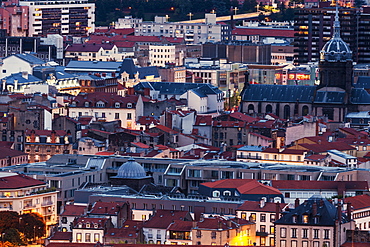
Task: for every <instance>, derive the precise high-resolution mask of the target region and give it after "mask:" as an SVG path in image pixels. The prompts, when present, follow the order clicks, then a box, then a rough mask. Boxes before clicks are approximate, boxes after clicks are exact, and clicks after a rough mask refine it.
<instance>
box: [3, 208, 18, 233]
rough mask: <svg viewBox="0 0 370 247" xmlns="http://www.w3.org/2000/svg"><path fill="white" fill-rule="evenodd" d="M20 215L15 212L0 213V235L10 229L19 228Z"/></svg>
mask: <svg viewBox="0 0 370 247" xmlns="http://www.w3.org/2000/svg"><path fill="white" fill-rule="evenodd" d="M18 226H19V214H18V213H17V212H14V211H1V212H0V234H1V233H3V232H5V230H7V229H10V228H18Z"/></svg>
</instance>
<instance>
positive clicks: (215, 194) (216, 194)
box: [212, 190, 220, 197]
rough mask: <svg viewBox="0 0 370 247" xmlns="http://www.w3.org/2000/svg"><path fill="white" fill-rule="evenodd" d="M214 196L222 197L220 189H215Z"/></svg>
mask: <svg viewBox="0 0 370 247" xmlns="http://www.w3.org/2000/svg"><path fill="white" fill-rule="evenodd" d="M212 196H213V197H220V191H218V190H215V191H213V193H212Z"/></svg>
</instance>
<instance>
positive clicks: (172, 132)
mask: <svg viewBox="0 0 370 247" xmlns="http://www.w3.org/2000/svg"><path fill="white" fill-rule="evenodd" d="M154 128H157V129H160V130H162V131H163V132H166V133H169V134H178V133H179V132H177V131H175V130H173V129H171V128H168V127H166V126H164V125H160V124H159V125H157V126H156V127H154Z"/></svg>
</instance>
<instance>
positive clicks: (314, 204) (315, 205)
mask: <svg viewBox="0 0 370 247" xmlns="http://www.w3.org/2000/svg"><path fill="white" fill-rule="evenodd" d="M312 214H313V216H316V215H317V203H316V201H314V202H313V204H312Z"/></svg>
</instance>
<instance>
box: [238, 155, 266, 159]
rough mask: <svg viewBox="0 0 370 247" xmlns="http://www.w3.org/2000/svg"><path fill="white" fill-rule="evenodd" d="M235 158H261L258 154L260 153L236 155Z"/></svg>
mask: <svg viewBox="0 0 370 247" xmlns="http://www.w3.org/2000/svg"><path fill="white" fill-rule="evenodd" d="M236 158H238V159H254V160H261V159H262V156H260V155H237V156H236Z"/></svg>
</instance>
